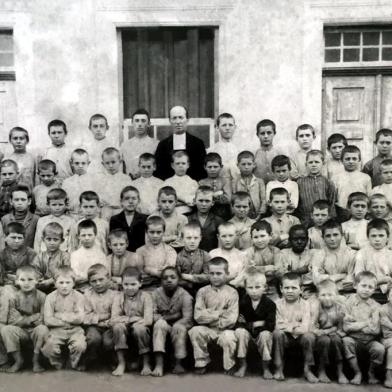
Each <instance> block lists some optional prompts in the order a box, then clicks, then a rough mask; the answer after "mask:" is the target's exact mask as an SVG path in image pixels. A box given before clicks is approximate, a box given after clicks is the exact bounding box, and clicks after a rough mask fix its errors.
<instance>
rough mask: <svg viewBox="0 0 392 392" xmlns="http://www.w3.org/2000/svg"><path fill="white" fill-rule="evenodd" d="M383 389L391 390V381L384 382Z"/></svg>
mask: <svg viewBox="0 0 392 392" xmlns="http://www.w3.org/2000/svg"><path fill="white" fill-rule="evenodd" d="M384 387H385V388H392V380H385V382H384Z"/></svg>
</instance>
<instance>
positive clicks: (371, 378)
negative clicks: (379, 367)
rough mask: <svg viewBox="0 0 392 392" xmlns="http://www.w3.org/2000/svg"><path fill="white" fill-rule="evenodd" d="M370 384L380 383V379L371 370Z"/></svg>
mask: <svg viewBox="0 0 392 392" xmlns="http://www.w3.org/2000/svg"><path fill="white" fill-rule="evenodd" d="M368 384H370V385H375V384H378V379H377V378H376V376H375V375H374V374H373V373H370V372H369V377H368Z"/></svg>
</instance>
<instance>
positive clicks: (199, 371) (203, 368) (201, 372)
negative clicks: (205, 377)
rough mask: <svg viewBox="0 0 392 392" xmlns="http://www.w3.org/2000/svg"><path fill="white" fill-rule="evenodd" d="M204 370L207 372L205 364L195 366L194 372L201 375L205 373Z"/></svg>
mask: <svg viewBox="0 0 392 392" xmlns="http://www.w3.org/2000/svg"><path fill="white" fill-rule="evenodd" d="M206 372H207V366H203V367H196V368H195V374H199V375H202V374H206Z"/></svg>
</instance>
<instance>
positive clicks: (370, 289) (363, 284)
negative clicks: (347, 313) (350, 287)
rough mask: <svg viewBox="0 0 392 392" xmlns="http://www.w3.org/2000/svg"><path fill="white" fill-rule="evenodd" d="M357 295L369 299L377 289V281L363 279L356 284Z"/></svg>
mask: <svg viewBox="0 0 392 392" xmlns="http://www.w3.org/2000/svg"><path fill="white" fill-rule="evenodd" d="M354 287H355V289H356V290H357V294H358V296H359V297H360V298H362V299H364V300H367V299H369V298H370V297H371V296H372V295H373V293H374V291H375V290H376V287H377V281H376V280H375V279H372V278H362V279H361V280H360V281H359V282H358V283H355V284H354Z"/></svg>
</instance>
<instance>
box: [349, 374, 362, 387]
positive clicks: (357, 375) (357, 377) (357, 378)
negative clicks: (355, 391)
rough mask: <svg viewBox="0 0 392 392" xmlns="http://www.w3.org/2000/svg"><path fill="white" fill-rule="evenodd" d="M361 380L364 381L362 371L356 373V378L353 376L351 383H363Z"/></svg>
mask: <svg viewBox="0 0 392 392" xmlns="http://www.w3.org/2000/svg"><path fill="white" fill-rule="evenodd" d="M361 382H362V375H361V373H356V374H355V375H354V378H352V379H351V380H350V384H353V385H361Z"/></svg>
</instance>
